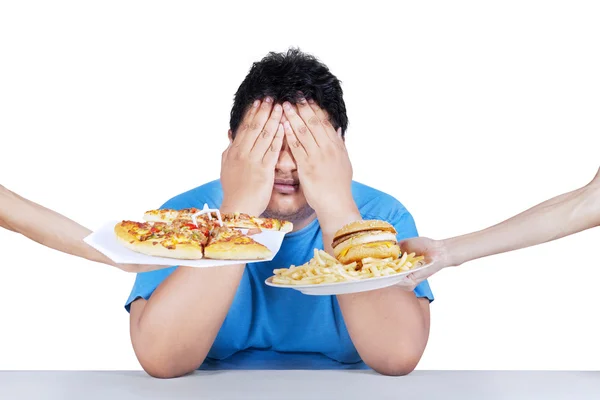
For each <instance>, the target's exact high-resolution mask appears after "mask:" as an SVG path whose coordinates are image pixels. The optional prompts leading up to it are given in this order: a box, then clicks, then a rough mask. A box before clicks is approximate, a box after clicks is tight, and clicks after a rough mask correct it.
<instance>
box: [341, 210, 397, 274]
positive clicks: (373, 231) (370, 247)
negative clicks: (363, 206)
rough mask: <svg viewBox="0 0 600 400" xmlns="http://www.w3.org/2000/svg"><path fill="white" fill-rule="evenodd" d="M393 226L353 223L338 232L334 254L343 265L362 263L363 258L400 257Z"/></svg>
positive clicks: (374, 223) (367, 222) (367, 221)
mask: <svg viewBox="0 0 600 400" xmlns="http://www.w3.org/2000/svg"><path fill="white" fill-rule="evenodd" d="M396 234H397V232H396V229H395V228H394V226H393V225H391V224H389V223H387V222H385V221H379V220H365V221H356V222H352V223H350V224H348V225H346V226H344V227H343V228H342V229H340V230H339V231H337V232H336V234H335V236H334V238H333V244H332V246H333V253H334V256H335V258H337V260H338V261H339V262H341V263H342V264H351V263H353V262H357V263H360V262H361V261H362V259H363V258H368V257H372V258H379V259H383V258H388V257H392V258H394V259H396V258H398V257H399V256H400V246H398V242H397V240H396Z"/></svg>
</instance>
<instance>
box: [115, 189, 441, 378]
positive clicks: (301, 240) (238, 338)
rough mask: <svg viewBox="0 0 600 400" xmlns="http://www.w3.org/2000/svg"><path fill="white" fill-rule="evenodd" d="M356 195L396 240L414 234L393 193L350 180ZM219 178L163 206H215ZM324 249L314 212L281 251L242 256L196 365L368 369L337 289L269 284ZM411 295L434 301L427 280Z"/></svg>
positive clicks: (159, 274) (153, 283) (155, 277)
mask: <svg viewBox="0 0 600 400" xmlns="http://www.w3.org/2000/svg"><path fill="white" fill-rule="evenodd" d="M352 191H353V196H354V200H355V202H356V204H357V206H358V208H359V210H360V213H361V215H362V217H363V218H364V219H379V220H384V221H388V222H389V223H391V224H392V225H394V227H395V228H396V230H397V231H398V240H401V239H405V238H409V237H415V236H418V233H417V228H416V226H415V222H414V220H413V217H412V216H411V214H410V213H409V212H408V211H407V210H406V209H405V208H404V206H403V205H402V204H401V203H400V202H399V201H398V200H396V199H394V198H393V197H392V196H390V195H388V194H385V193H383V192H380V191H378V190H375V189H373V188H370V187H368V186H366V185H363V184H360V183H357V182H353V183H352ZM222 198H223V192H222V189H221V184H220V181H219V180H216V181H213V182H209V183H207V184H205V185H202V186H200V187H197V188H195V189H192V190H190V191H187V192H185V193H182V194H180V195H179V196H176V197H174V198H172V199H171V200H169V201H167V202H166V203H165V204H164V205H163V206H162V207H161V208H172V209H182V208H189V207H197V208H202V206H203V205H204V203H206V204H208V206H209V207H210V208H219V207H220V205H221V201H222ZM315 248H316V249H323V239H322V235H321V228H320V226H319V223H318V221H317V220H314V221H313V222H312V223H310V225H308V226H307V227H305V228H303V229H302V230H299V231H297V232H291V233H289V234H287V235H286V236H285V238H284V240H283V243H282V245H281V249H280V251H279V252H278V253H277V255H276V256H275V258H274V259H273V260H271V261H268V262H257V263H251V264H248V265H247V266H246V268H245V271H244V274H243V277H242V280H241V282H240V286H239V288H238V290H237V293H236V295H235V297H234V300H233V303H232V305H231V308H230V309H229V312H228V314H227V317H226V318H225V321H224V323H223V325H222V327H221V329H220V331H219V333H218V334H217V337H216V339H215V342H214V344H213V346H212V348H211V349H210V351H209V353H208V356H207V358H206V360H205V361H204V363H203V364H202V365H201V367H200V369H345V368H347V369H366V368H368V367H367V366H366V364H365V363H364V362H363V361H362V360H361V358H360V356H359V355H358V352H357V351H356V348H355V347H354V345H353V344H352V341H351V340H350V336H349V334H348V331H347V329H346V325H345V324H344V320H343V318H342V313H341V310H340V308H339V305H338V302H337V298H336V296H309V295H304V294H302V293H300V292H298V291H296V290H292V289H281V288H273V287H270V286H267V285H266V284H265V283H264V281H265V279H267V278H268V277H269V276H272V275H273V269H276V268H287V267H289V266H290V265H302V264H304V263H306V262H307V261H309V260H310V259H311V258H312V257H313V256H314V249H315ZM175 268H177V267H170V268H165V269H161V270H157V271H151V272H144V273H139V274H137V277H136V280H135V284H134V286H133V289H132V290H131V294H130V296H129V299H128V300H127V303H126V306H125V307H126V309H127V311H129V306H130V304H131V302H133V301H134V300H135V299H137V298H140V297H141V298H144V299H146V300H147V299H148V298H149V297H150V296H151V295H152V293H153V292H154V290H155V289H156V288H157V287H158V285H160V283H161V282H162V281H163V280H164V279H165V278H167V276H169V275H170V274H171V273H172V272H173V271H174V270H175ZM415 294H416V296H417V297H426V298H428V299H429V301H433V294H432V293H431V290H430V288H429V284H428V283H427V281H424V282H422V283H421V284H420V285H419V286H418V287H417V288H416V289H415Z"/></svg>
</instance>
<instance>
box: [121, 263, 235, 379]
mask: <svg viewBox="0 0 600 400" xmlns="http://www.w3.org/2000/svg"><path fill="white" fill-rule="evenodd" d="M243 273H244V265H233V266H226V267H213V268H194V267H179V268H177V269H176V270H175V271H174V272H173V273H172V274H171V275H170V276H169V277H168V278H167V279H165V281H164V282H163V283H161V285H160V286H159V287H158V288H157V289H156V291H155V292H154V293H153V294H152V296H151V297H150V299H149V300H148V301H145V300H137V301H135V302H134V303H133V304H132V307H131V340H132V343H133V347H134V349H135V352H136V354H137V357H138V359H139V361H140V364H141V365H142V367H143V368H144V369H145V370H146V371H147V372H148V373H149V374H150V375H152V376H155V377H160V378H172V377H177V376H181V375H185V374H187V373H189V372H191V371H193V370H195V369H197V368H198V367H199V366H200V364H201V363H202V362H203V361H204V359H205V358H206V355H207V354H208V351H209V350H210V348H211V346H212V344H213V342H214V340H215V338H216V336H217V333H218V332H219V329H220V328H221V325H222V324H223V321H224V320H225V317H226V315H227V312H228V311H229V308H230V306H231V303H232V301H233V298H234V296H235V293H236V291H237V288H238V286H239V283H240V280H241V277H242V275H243Z"/></svg>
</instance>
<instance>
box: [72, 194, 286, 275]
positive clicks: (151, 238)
mask: <svg viewBox="0 0 600 400" xmlns="http://www.w3.org/2000/svg"><path fill="white" fill-rule="evenodd" d="M143 219H144V220H143V221H141V222H138V221H131V220H121V221H116V220H115V221H109V222H107V223H106V224H104V225H103V226H102V227H101V228H100V229H98V230H97V231H95V232H94V233H92V234H91V235H89V236H88V237H86V238H85V239H84V240H85V242H86V243H88V244H89V245H90V246H92V247H94V248H95V249H96V250H98V251H100V252H101V253H103V254H104V255H106V256H107V257H109V258H110V259H111V260H113V261H114V262H116V263H119V264H148V265H165V266H173V265H185V266H190V267H214V266H220V265H233V264H240V263H246V264H247V263H253V262H261V261H270V260H272V259H273V257H275V255H276V254H277V252H278V251H279V249H280V247H281V243H282V241H283V237H284V236H285V234H286V233H288V232H290V231H291V230H292V228H293V226H292V224H291V223H289V222H287V221H281V220H277V219H271V218H257V217H251V216H248V215H246V214H240V213H235V214H224V215H221V214H220V213H219V212H218V210H211V209H208V207H207V206H206V205H205V207H204V209H202V210H200V209H197V208H188V209H183V210H172V209H163V210H151V211H147V212H146V213H144V217H143Z"/></svg>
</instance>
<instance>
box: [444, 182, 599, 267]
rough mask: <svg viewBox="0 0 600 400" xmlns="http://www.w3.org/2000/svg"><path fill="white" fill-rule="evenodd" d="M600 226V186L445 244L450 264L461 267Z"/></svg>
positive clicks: (566, 195)
mask: <svg viewBox="0 0 600 400" xmlns="http://www.w3.org/2000/svg"><path fill="white" fill-rule="evenodd" d="M598 225H600V185H597V184H594V185H586V186H584V187H582V188H580V189H577V190H574V191H572V192H569V193H565V194H562V195H560V196H556V197H554V198H552V199H550V200H547V201H545V202H543V203H540V204H538V205H536V206H534V207H532V208H530V209H528V210H527V211H524V212H522V213H520V214H518V215H516V216H514V217H512V218H509V219H507V220H505V221H503V222H501V223H499V224H497V225H494V226H492V227H489V228H487V229H484V230H481V231H478V232H474V233H470V234H467V235H463V236H457V237H454V238H451V239H446V240H444V241H443V244H444V246H445V247H446V248H447V249H448V253H449V254H450V256H449V258H450V260H448V263H449V264H450V265H460V264H462V263H465V262H467V261H471V260H475V259H478V258H482V257H487V256H490V255H494V254H498V253H504V252H508V251H513V250H518V249H521V248H525V247H530V246H534V245H538V244H541V243H545V242H549V241H552V240H556V239H559V238H562V237H565V236H568V235H572V234H574V233H577V232H580V231H583V230H586V229H589V228H592V227H595V226H598Z"/></svg>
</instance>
